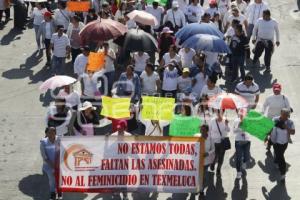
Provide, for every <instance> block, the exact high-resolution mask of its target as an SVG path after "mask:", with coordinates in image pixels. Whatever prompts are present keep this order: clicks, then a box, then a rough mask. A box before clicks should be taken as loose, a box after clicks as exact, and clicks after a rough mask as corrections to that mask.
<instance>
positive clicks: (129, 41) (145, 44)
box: [114, 29, 157, 52]
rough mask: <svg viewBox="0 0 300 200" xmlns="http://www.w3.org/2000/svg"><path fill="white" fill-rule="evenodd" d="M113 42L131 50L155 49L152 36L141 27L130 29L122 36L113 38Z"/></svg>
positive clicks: (155, 43)
mask: <svg viewBox="0 0 300 200" xmlns="http://www.w3.org/2000/svg"><path fill="white" fill-rule="evenodd" d="M114 43H116V44H117V45H119V46H122V48H123V49H124V50H127V51H131V52H136V51H146V52H154V51H156V49H157V41H156V40H155V39H154V37H153V36H152V35H151V34H149V33H146V32H145V31H143V30H141V29H130V30H129V31H128V32H127V33H126V34H125V35H124V36H121V37H119V38H117V39H116V40H114Z"/></svg>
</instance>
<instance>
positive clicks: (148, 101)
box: [142, 96, 175, 121]
mask: <svg viewBox="0 0 300 200" xmlns="http://www.w3.org/2000/svg"><path fill="white" fill-rule="evenodd" d="M142 99H143V104H142V105H143V109H142V118H143V119H145V120H166V121H170V120H172V119H173V113H174V107H175V99H174V98H163V97H148V96H143V97H142Z"/></svg>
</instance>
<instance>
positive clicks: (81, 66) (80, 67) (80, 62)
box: [74, 54, 88, 76]
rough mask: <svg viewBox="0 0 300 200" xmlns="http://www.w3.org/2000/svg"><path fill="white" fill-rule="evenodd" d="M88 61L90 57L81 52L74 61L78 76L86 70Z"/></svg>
mask: <svg viewBox="0 0 300 200" xmlns="http://www.w3.org/2000/svg"><path fill="white" fill-rule="evenodd" d="M87 62H88V57H87V56H85V55H83V54H79V55H78V56H77V57H76V59H75V62H74V73H75V74H77V76H80V75H82V74H83V73H84V72H85V68H86V64H87Z"/></svg>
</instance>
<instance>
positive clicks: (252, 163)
mask: <svg viewBox="0 0 300 200" xmlns="http://www.w3.org/2000/svg"><path fill="white" fill-rule="evenodd" d="M229 164H230V166H231V167H232V168H236V164H235V153H234V154H233V155H232V156H231V158H230V159H229ZM255 165H256V161H255V159H254V158H253V157H252V156H251V155H250V160H249V162H247V169H252V168H253V167H254V166H255Z"/></svg>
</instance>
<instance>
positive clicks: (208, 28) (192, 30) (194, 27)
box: [175, 23, 224, 44]
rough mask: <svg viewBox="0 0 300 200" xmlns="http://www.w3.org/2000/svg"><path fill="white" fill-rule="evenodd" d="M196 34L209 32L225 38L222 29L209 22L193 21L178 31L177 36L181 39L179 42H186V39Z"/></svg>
mask: <svg viewBox="0 0 300 200" xmlns="http://www.w3.org/2000/svg"><path fill="white" fill-rule="evenodd" d="M196 34H209V35H215V36H217V37H219V38H221V39H223V38H224V35H223V33H222V32H221V31H219V30H218V29H217V28H216V27H215V26H214V25H211V24H207V23H202V24H199V23H191V24H188V25H186V26H184V27H183V28H182V29H180V30H179V31H178V32H177V33H176V35H175V36H176V38H177V40H179V44H181V43H182V42H184V41H185V40H186V39H188V38H190V37H191V36H193V35H196Z"/></svg>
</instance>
